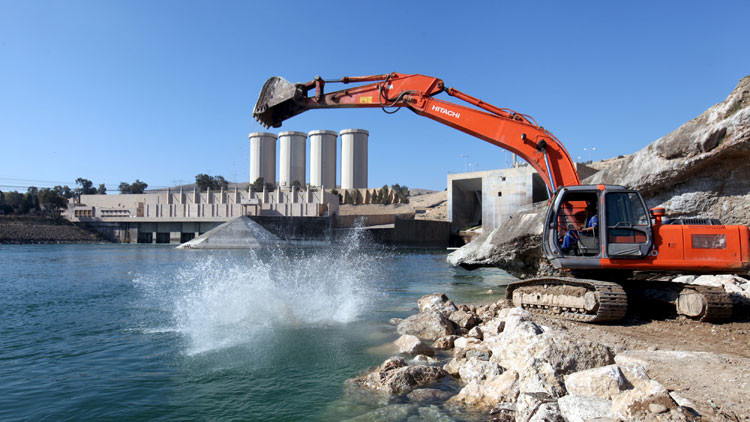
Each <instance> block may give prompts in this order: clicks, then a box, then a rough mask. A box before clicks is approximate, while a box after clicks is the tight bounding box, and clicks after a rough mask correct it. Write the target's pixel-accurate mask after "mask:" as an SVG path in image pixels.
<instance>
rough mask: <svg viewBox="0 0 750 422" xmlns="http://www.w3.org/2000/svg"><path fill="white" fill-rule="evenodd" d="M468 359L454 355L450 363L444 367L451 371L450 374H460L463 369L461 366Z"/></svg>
mask: <svg viewBox="0 0 750 422" xmlns="http://www.w3.org/2000/svg"><path fill="white" fill-rule="evenodd" d="M465 361H466V359H465V358H463V357H454V358H453V359H451V360H449V361H448V363H446V364H445V365H443V369H444V370H445V372H447V373H449V374H450V375H453V376H454V377H458V376H459V371H460V370H461V366H462V365H463V364H464V362H465Z"/></svg>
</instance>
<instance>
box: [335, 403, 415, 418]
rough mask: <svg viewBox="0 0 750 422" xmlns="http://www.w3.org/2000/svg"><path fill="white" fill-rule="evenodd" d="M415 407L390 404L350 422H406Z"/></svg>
mask: <svg viewBox="0 0 750 422" xmlns="http://www.w3.org/2000/svg"><path fill="white" fill-rule="evenodd" d="M416 410H417V407H416V406H415V405H413V404H403V403H399V404H390V405H388V406H384V407H380V408H377V409H375V410H372V411H370V412H367V413H365V414H363V415H359V416H357V417H354V418H352V419H349V421H351V422H381V421H391V422H406V421H407V420H408V417H409V415H410V414H412V413H415V412H416Z"/></svg>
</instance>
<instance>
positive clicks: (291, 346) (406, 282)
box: [0, 239, 507, 420]
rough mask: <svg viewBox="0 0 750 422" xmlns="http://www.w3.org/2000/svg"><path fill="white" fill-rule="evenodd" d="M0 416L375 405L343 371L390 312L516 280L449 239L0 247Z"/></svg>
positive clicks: (313, 413)
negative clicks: (451, 252) (459, 250)
mask: <svg viewBox="0 0 750 422" xmlns="http://www.w3.org/2000/svg"><path fill="white" fill-rule="evenodd" d="M0 263H2V265H0V338H1V339H2V341H1V342H0V379H1V380H2V383H0V419H1V420H16V419H33V420H40V419H45V420H80V419H107V420H112V419H149V420H151V419H170V420H172V419H222V420H331V419H341V418H345V417H350V416H356V415H357V414H361V413H363V412H366V411H368V410H371V409H372V406H371V405H370V404H363V403H359V402H357V401H356V400H353V399H351V398H349V397H348V395H346V394H345V391H344V385H343V383H344V380H346V379H347V378H351V377H353V376H355V375H357V374H359V373H361V372H362V371H363V370H365V369H366V368H368V367H370V366H373V365H378V364H380V363H381V362H382V361H383V360H384V359H385V358H386V357H388V356H389V354H390V353H391V351H390V350H388V348H387V347H382V346H383V345H384V344H386V343H388V342H390V341H392V340H394V339H395V338H396V337H397V335H396V333H395V329H394V328H393V327H392V326H390V325H389V324H388V323H387V321H388V319H390V318H392V317H405V316H407V315H409V314H411V313H413V312H415V310H416V299H417V298H419V297H420V296H422V295H423V294H426V293H431V292H434V291H443V292H445V293H446V294H448V295H449V296H450V297H451V298H453V299H454V300H457V301H468V300H477V299H482V300H491V299H493V298H497V297H498V296H499V293H500V292H499V291H498V289H497V288H495V291H496V292H498V294H496V295H495V296H491V295H486V294H483V293H480V292H484V291H486V290H487V289H489V288H493V286H495V285H497V284H498V283H501V282H503V281H507V278H506V277H505V276H503V274H501V273H499V272H498V271H496V270H495V271H493V270H480V271H475V272H471V273H470V272H466V271H464V270H460V269H454V268H451V267H450V266H448V265H447V264H446V263H445V253H443V252H430V251H405V250H390V249H383V248H377V247H370V246H368V245H367V244H366V242H362V241H359V240H357V239H354V240H353V241H352V242H350V243H349V244H347V245H344V246H342V247H333V248H319V249H313V248H306V249H305V248H296V249H285V250H273V251H262V252H257V253H256V252H249V251H181V250H175V249H174V248H173V247H169V246H161V245H33V246H32V245H29V246H5V245H0Z"/></svg>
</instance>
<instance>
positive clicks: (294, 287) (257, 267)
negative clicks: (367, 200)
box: [134, 230, 383, 355]
mask: <svg viewBox="0 0 750 422" xmlns="http://www.w3.org/2000/svg"><path fill="white" fill-rule="evenodd" d="M362 236H363V234H362V231H360V230H357V231H355V234H354V235H353V236H352V237H351V238H349V239H347V241H345V242H344V244H343V245H340V246H336V247H327V248H317V249H313V248H307V249H303V248H287V249H273V250H260V251H250V252H244V251H243V252H241V253H238V252H236V251H216V252H211V253H210V254H208V255H203V254H202V255H200V256H199V257H198V258H197V259H196V260H195V262H193V263H191V264H189V265H186V266H183V267H180V268H178V269H177V271H176V272H173V273H172V274H171V275H165V274H141V275H138V276H136V277H135V279H134V282H135V284H136V285H137V286H138V287H139V288H140V289H141V290H143V291H144V293H145V296H146V297H147V298H149V299H151V300H153V301H156V302H157V303H158V306H160V307H161V308H162V309H163V311H165V312H166V313H167V314H168V315H169V317H170V319H171V324H174V326H175V331H177V332H179V333H181V334H182V335H183V336H184V338H185V339H186V344H187V348H186V349H187V350H186V353H187V354H188V355H194V354H198V353H204V352H209V351H213V350H219V349H224V348H228V347H232V346H236V345H241V344H244V345H250V346H252V345H253V344H254V343H255V342H256V341H258V339H259V338H266V339H268V337H267V336H268V335H273V330H274V329H276V328H280V327H290V326H292V327H293V326H300V325H325V324H342V323H349V322H352V321H355V320H357V319H358V318H359V317H360V316H361V315H363V314H364V313H365V312H367V311H368V310H370V309H371V307H372V306H373V305H374V303H375V302H376V298H377V297H378V296H380V295H381V293H380V289H379V287H378V286H377V284H378V283H377V279H378V277H377V274H378V273H379V271H380V267H381V266H382V263H381V262H382V257H383V254H382V251H380V252H378V251H373V250H364V248H363V247H362V245H363V242H362ZM161 325H164V324H163V323H162V324H161Z"/></svg>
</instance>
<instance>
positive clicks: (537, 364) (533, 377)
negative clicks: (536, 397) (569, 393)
mask: <svg viewBox="0 0 750 422" xmlns="http://www.w3.org/2000/svg"><path fill="white" fill-rule="evenodd" d="M518 389H519V391H521V393H544V394H546V395H548V396H550V397H554V398H557V397H562V396H564V395H565V394H566V391H565V385H564V383H563V380H562V376H560V375H559V374H558V372H557V371H555V368H554V367H553V366H552V365H551V364H550V363H549V362H547V361H545V360H543V359H538V358H532V359H531V360H530V361H529V364H528V365H526V366H525V367H524V368H523V369H522V370H521V372H520V373H519V378H518Z"/></svg>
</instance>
